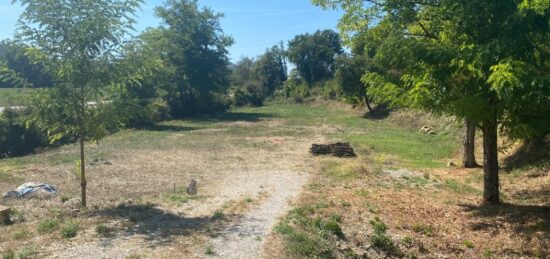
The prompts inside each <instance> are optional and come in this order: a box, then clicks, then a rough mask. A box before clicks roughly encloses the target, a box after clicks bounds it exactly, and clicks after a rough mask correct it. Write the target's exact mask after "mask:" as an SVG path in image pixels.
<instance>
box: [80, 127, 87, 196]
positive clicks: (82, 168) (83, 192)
mask: <svg viewBox="0 0 550 259" xmlns="http://www.w3.org/2000/svg"><path fill="white" fill-rule="evenodd" d="M86 184H87V183H86V163H85V159H84V136H83V135H81V136H80V192H81V195H82V207H86Z"/></svg>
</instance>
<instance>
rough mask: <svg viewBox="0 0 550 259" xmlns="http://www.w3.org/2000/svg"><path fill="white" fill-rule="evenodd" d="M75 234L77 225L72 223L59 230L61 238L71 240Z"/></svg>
mask: <svg viewBox="0 0 550 259" xmlns="http://www.w3.org/2000/svg"><path fill="white" fill-rule="evenodd" d="M77 233H78V225H77V224H76V223H74V222H68V223H66V224H65V225H64V226H63V228H61V236H62V237H63V238H73V237H75V236H76V234H77Z"/></svg>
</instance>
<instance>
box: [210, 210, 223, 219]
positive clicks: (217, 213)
mask: <svg viewBox="0 0 550 259" xmlns="http://www.w3.org/2000/svg"><path fill="white" fill-rule="evenodd" d="M224 217H225V215H224V214H223V211H221V210H217V211H215V212H214V214H212V220H220V219H223V218H224Z"/></svg>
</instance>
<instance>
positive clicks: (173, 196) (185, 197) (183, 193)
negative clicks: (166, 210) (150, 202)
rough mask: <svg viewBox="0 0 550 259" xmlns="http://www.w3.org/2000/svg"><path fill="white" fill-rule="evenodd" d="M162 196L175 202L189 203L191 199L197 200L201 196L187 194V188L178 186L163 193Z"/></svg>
mask: <svg viewBox="0 0 550 259" xmlns="http://www.w3.org/2000/svg"><path fill="white" fill-rule="evenodd" d="M161 198H162V199H163V200H167V201H170V202H174V203H187V202H189V201H192V200H196V199H199V198H201V197H200V196H197V195H189V194H187V190H186V188H176V189H175V190H172V191H169V192H167V193H165V194H163V195H161Z"/></svg>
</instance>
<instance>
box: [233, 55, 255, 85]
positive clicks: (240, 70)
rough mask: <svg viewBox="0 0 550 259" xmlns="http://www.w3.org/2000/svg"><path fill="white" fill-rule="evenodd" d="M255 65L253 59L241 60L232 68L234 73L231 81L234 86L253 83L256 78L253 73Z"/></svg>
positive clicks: (244, 58) (245, 58)
mask: <svg viewBox="0 0 550 259" xmlns="http://www.w3.org/2000/svg"><path fill="white" fill-rule="evenodd" d="M254 63H255V61H254V59H253V58H248V57H243V58H241V60H239V61H238V62H237V64H235V65H234V66H233V68H232V70H233V72H232V76H231V81H232V82H233V84H235V85H238V86H243V85H245V84H246V83H247V82H250V81H252V80H253V77H254V73H253V71H252V70H253V68H254Z"/></svg>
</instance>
